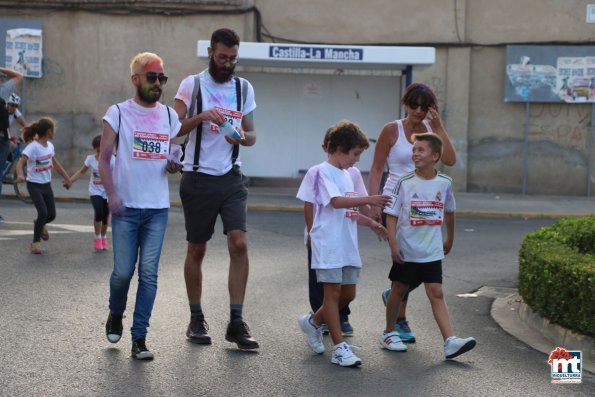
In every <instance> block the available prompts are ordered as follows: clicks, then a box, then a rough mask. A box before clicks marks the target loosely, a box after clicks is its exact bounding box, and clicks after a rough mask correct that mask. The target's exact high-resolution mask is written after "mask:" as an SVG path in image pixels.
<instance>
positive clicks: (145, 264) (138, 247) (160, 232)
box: [109, 208, 168, 340]
mask: <svg viewBox="0 0 595 397" xmlns="http://www.w3.org/2000/svg"><path fill="white" fill-rule="evenodd" d="M167 214H168V209H167V208H163V209H138V208H124V209H123V210H122V213H121V214H120V215H116V214H113V215H112V244H113V247H114V248H113V249H114V270H113V271H112V275H111V278H110V298H109V309H110V312H111V313H112V314H116V315H121V314H123V313H124V310H126V300H127V298H128V289H129V287H130V280H131V279H132V276H133V275H134V270H135V265H136V261H137V259H138V289H137V291H136V305H135V307H134V318H133V321H132V328H131V329H130V332H131V334H132V340H136V339H143V338H145V337H146V336H147V328H148V327H149V319H150V318H151V312H152V311H153V303H154V302H155V295H157V269H158V267H159V258H160V256H161V247H162V245H163V237H164V236H165V229H166V227H167ZM139 254H140V258H139Z"/></svg>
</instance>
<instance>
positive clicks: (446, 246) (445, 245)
mask: <svg viewBox="0 0 595 397" xmlns="http://www.w3.org/2000/svg"><path fill="white" fill-rule="evenodd" d="M442 248H443V249H444V255H448V254H449V253H450V250H451V249H452V239H448V238H447V239H446V240H444V243H443V244H442Z"/></svg>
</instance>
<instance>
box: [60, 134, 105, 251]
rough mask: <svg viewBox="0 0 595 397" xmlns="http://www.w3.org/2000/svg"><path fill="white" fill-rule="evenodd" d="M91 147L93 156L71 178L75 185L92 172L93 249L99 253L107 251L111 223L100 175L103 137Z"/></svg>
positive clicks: (88, 157)
mask: <svg viewBox="0 0 595 397" xmlns="http://www.w3.org/2000/svg"><path fill="white" fill-rule="evenodd" d="M91 145H92V146H93V154H90V155H88V156H87V158H86V159H85V163H84V164H83V166H82V167H81V168H80V169H79V170H78V171H77V172H76V173H75V174H74V175H73V176H72V177H71V178H70V180H71V182H72V183H74V182H76V181H78V180H79V179H80V178H81V177H82V176H83V175H85V174H86V173H87V171H88V170H91V178H90V180H89V197H90V199H91V205H93V211H94V213H95V214H94V218H93V227H94V228H95V237H94V239H93V249H94V250H95V252H98V251H106V250H107V247H108V243H107V226H108V223H109V222H108V220H109V206H108V204H107V193H106V191H105V188H104V187H103V183H102V182H101V176H100V175H99V148H100V145H101V135H96V136H95V137H94V138H93V140H92V141H91ZM114 161H115V157H114V156H112V159H111V164H110V165H111V168H113V166H114Z"/></svg>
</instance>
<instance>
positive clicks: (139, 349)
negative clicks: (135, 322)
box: [132, 339, 154, 360]
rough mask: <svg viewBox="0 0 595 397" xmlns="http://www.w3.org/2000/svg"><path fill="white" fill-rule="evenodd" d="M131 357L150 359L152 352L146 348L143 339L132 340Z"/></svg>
mask: <svg viewBox="0 0 595 397" xmlns="http://www.w3.org/2000/svg"><path fill="white" fill-rule="evenodd" d="M132 357H134V358H136V359H137V360H152V359H153V357H154V356H153V353H151V352H150V351H149V349H147V345H145V340H144V339H137V340H135V341H132Z"/></svg>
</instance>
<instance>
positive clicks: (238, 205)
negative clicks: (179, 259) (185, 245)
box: [180, 168, 248, 244]
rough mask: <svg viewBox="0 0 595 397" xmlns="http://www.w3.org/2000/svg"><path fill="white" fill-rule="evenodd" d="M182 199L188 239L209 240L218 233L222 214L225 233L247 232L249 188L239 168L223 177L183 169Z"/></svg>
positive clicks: (196, 241) (194, 241)
mask: <svg viewBox="0 0 595 397" xmlns="http://www.w3.org/2000/svg"><path fill="white" fill-rule="evenodd" d="M180 199H181V200H182V207H183V208H184V221H185V224H186V240H187V241H188V242H191V243H195V244H199V243H206V242H207V241H209V240H210V239H211V237H212V236H213V233H214V232H215V222H216V221H217V215H219V214H221V220H222V222H223V233H225V234H227V232H228V231H230V230H242V231H246V203H247V199H248V189H247V188H246V184H245V183H244V176H243V175H242V172H241V171H240V169H239V168H234V169H232V170H231V171H229V172H228V173H227V174H225V175H221V176H214V175H209V174H204V173H201V172H184V173H183V174H182V181H181V182H180Z"/></svg>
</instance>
